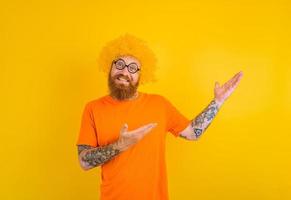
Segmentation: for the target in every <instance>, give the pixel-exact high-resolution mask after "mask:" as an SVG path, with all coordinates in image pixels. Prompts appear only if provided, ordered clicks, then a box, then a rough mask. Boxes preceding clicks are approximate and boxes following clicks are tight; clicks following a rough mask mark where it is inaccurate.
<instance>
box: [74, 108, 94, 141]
mask: <svg viewBox="0 0 291 200" xmlns="http://www.w3.org/2000/svg"><path fill="white" fill-rule="evenodd" d="M82 144H83V145H90V146H93V147H97V146H98V142H97V131H96V127H95V122H94V117H93V112H92V109H91V107H90V104H89V103H87V104H86V105H85V108H84V110H83V114H82V120H81V126H80V130H79V136H78V139H77V144H76V145H82Z"/></svg>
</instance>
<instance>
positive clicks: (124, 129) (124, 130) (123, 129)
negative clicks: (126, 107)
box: [121, 123, 128, 133]
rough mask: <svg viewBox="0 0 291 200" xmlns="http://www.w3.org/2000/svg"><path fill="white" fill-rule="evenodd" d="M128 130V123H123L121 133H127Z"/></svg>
mask: <svg viewBox="0 0 291 200" xmlns="http://www.w3.org/2000/svg"><path fill="white" fill-rule="evenodd" d="M127 130H128V125H127V124H126V123H125V124H123V127H122V128H121V133H125V132H127Z"/></svg>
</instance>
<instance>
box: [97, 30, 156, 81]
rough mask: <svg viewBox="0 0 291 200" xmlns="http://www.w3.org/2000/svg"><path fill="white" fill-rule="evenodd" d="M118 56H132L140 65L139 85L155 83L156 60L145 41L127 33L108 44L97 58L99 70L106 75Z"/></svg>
mask: <svg viewBox="0 0 291 200" xmlns="http://www.w3.org/2000/svg"><path fill="white" fill-rule="evenodd" d="M120 56H133V57H135V58H136V59H138V61H139V62H140V63H141V70H140V80H139V81H140V84H143V83H147V82H154V81H156V78H155V70H156V62H157V59H156V56H155V54H154V52H153V51H152V50H151V49H150V48H149V47H148V46H147V44H146V43H145V41H143V40H141V39H139V38H137V37H135V36H133V35H130V34H128V33H127V34H124V35H122V36H120V37H118V38H116V39H114V40H112V41H110V42H108V43H107V44H106V45H105V46H104V47H103V48H102V50H101V52H100V55H99V57H98V65H99V67H100V70H101V71H103V72H105V73H107V74H108V73H109V72H110V70H111V65H112V61H113V60H115V59H117V58H118V57H120Z"/></svg>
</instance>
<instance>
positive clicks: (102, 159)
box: [78, 123, 157, 170]
mask: <svg viewBox="0 0 291 200" xmlns="http://www.w3.org/2000/svg"><path fill="white" fill-rule="evenodd" d="M156 125H157V124H156V123H150V124H147V125H145V126H142V127H140V128H137V129H135V130H132V131H128V130H127V129H128V125H127V124H124V125H123V127H122V128H121V130H120V136H119V138H118V140H117V141H116V142H114V143H111V144H108V145H105V146H102V147H92V146H89V145H78V153H79V161H80V165H81V167H82V168H83V169H84V170H88V169H91V168H94V167H97V166H99V165H102V164H104V163H106V162H108V161H109V160H111V159H112V158H114V157H115V156H117V155H118V154H120V153H121V152H123V151H126V150H127V149H128V148H130V147H131V146H133V145H135V144H136V143H137V142H138V141H140V140H141V139H142V138H143V137H144V136H145V135H146V134H148V133H149V132H150V131H151V130H152V129H153V128H154V127H155V126H156Z"/></svg>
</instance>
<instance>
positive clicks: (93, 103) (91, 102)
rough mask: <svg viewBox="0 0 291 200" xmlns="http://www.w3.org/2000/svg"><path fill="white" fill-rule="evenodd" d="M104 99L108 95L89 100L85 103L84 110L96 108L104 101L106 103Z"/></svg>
mask: <svg viewBox="0 0 291 200" xmlns="http://www.w3.org/2000/svg"><path fill="white" fill-rule="evenodd" d="M106 99H108V95H106V96H101V97H99V98H95V99H91V100H88V101H87V102H86V103H85V108H87V109H92V108H94V107H98V106H100V105H102V103H103V102H104V101H106Z"/></svg>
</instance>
